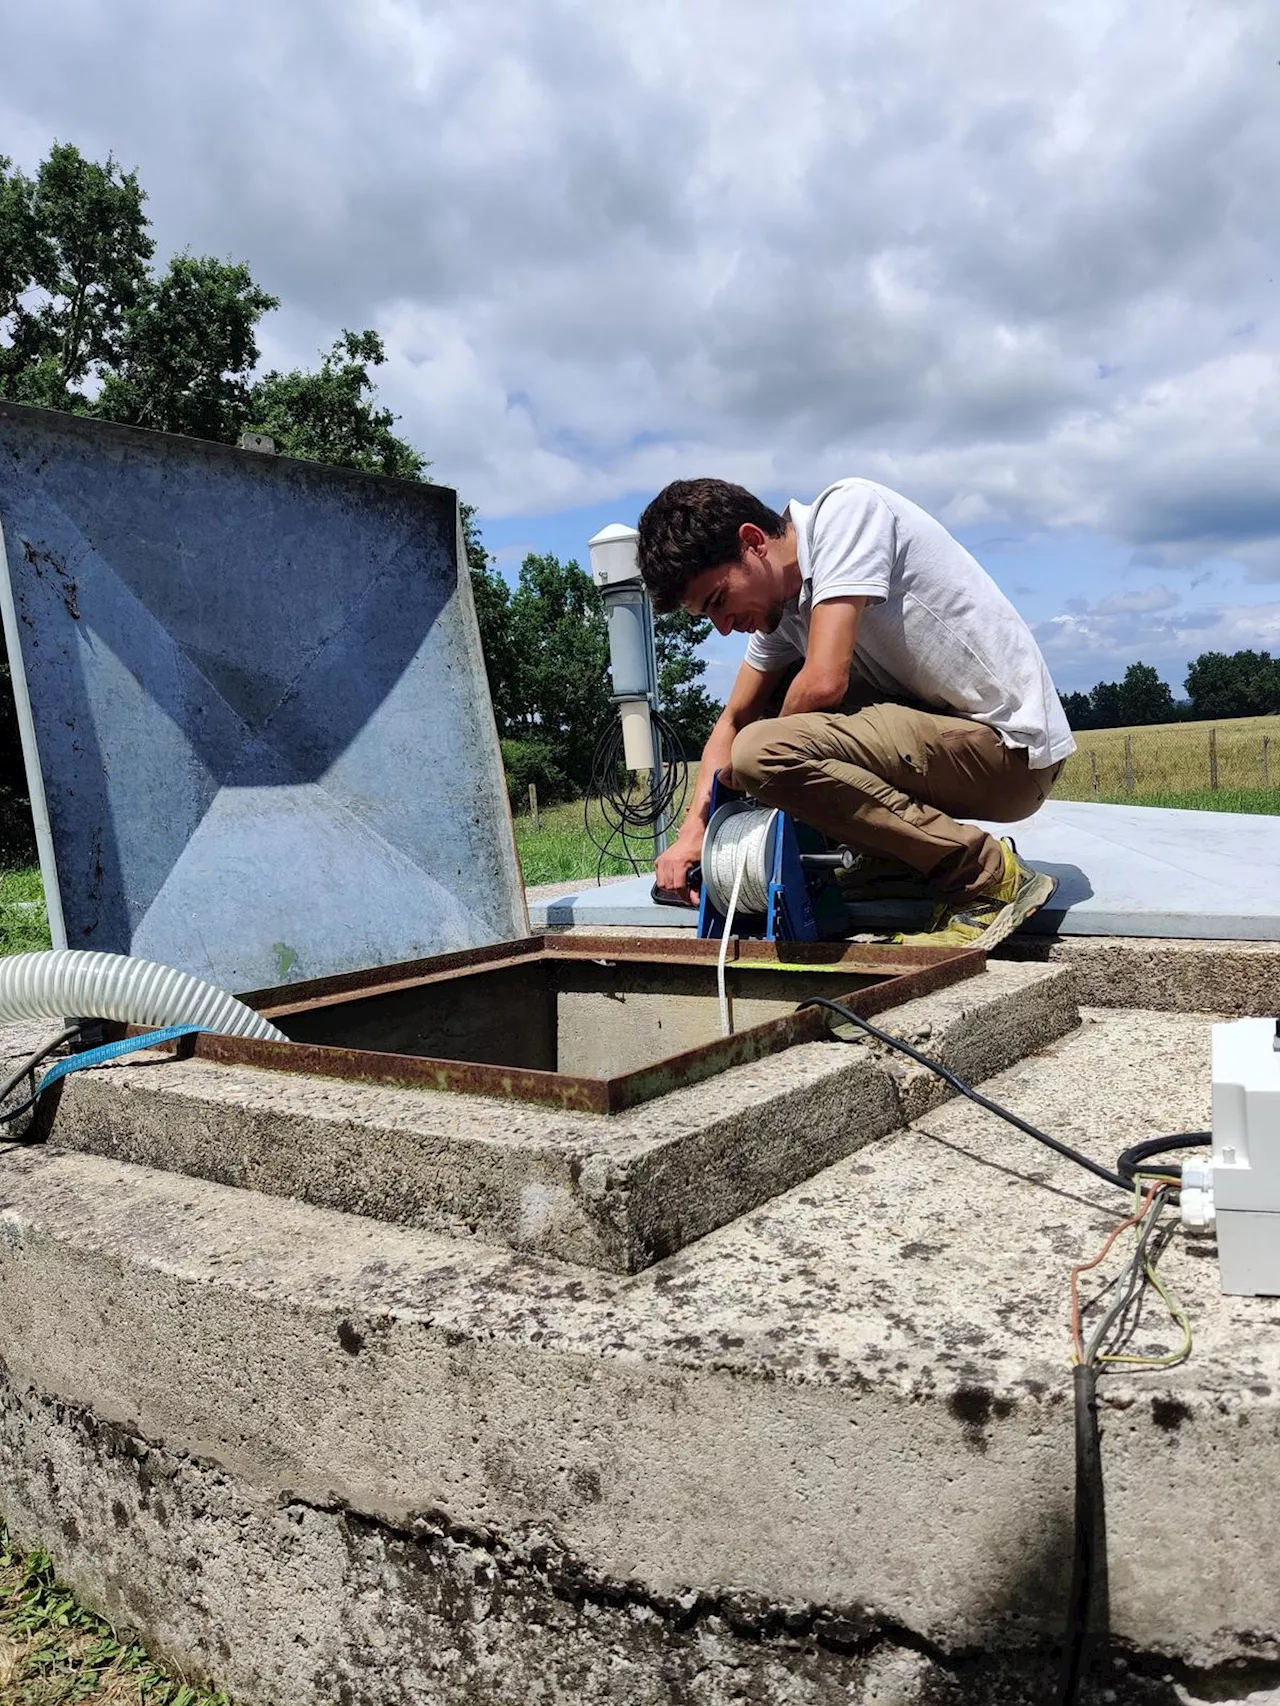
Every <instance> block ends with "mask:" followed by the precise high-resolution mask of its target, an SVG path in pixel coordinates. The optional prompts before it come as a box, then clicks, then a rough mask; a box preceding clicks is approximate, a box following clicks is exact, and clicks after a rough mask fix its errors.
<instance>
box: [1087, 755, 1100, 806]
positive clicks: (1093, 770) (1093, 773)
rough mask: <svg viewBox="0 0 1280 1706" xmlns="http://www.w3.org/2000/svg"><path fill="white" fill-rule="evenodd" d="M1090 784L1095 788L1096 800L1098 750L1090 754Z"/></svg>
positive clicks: (1095, 797) (1095, 795)
mask: <svg viewBox="0 0 1280 1706" xmlns="http://www.w3.org/2000/svg"><path fill="white" fill-rule="evenodd" d="M1089 785H1090V786H1091V787H1092V789H1093V797H1094V799H1095V800H1096V799H1097V797H1098V755H1097V753H1096V752H1091V753H1090V754H1089Z"/></svg>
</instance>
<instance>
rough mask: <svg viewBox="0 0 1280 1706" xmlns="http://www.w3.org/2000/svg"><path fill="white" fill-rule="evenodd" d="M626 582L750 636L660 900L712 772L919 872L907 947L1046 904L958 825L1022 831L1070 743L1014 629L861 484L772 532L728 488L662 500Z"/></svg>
mask: <svg viewBox="0 0 1280 1706" xmlns="http://www.w3.org/2000/svg"><path fill="white" fill-rule="evenodd" d="M640 568H641V573H642V574H643V576H644V581H645V585H646V586H647V587H648V589H649V593H650V595H651V597H652V599H653V603H654V607H655V609H657V610H658V611H668V610H674V609H676V608H677V607H678V606H681V605H683V606H684V608H685V609H686V610H690V611H692V612H693V613H694V615H695V616H706V617H708V618H709V619H710V620H711V621H712V622H713V623H714V624H715V626H716V628H717V629H718V630H719V632H720V633H722V634H729V633H740V634H747V635H748V636H749V638H748V640H747V648H746V656H745V659H744V661H743V663H742V665H741V667H740V668H739V670H738V675H737V679H736V680H735V682H734V684H733V690H732V692H731V693H730V695H729V702H728V704H727V705H726V706H725V708H724V711H723V713H722V714H721V717H720V720H719V721H718V722H717V724H716V726H715V728H714V730H713V731H712V734H711V738H710V739H709V740H708V742H707V744H706V748H705V750H704V751H703V755H702V763H701V766H700V768H699V770H698V779H697V784H696V787H695V789H694V795H693V801H692V804H691V806H690V809H689V813H688V815H687V817H686V818H685V821H684V825H683V827H682V828H681V830H680V833H679V836H678V837H677V839H676V841H675V842H674V843H673V844H672V846H671V847H669V848H668V849H667V851H666V852H665V853H664V854H663V855H662V856H661V858H660V859H659V860H658V862H657V880H658V883H659V885H660V886H661V887H663V888H667V889H672V890H677V891H679V892H680V893H682V894H683V896H684V897H685V899H686V900H691V899H692V898H693V897H692V893H691V891H690V888H689V874H690V867H691V866H692V865H693V864H694V863H695V862H696V861H697V859H698V858H699V855H700V853H701V849H702V837H703V832H704V830H705V829H706V825H707V817H708V810H709V802H710V798H711V784H712V780H713V778H714V776H715V775H716V773H717V772H719V774H720V776H721V779H722V780H723V781H724V782H725V783H726V784H727V785H728V786H730V787H732V788H736V789H739V790H742V791H745V792H746V793H748V794H750V795H752V796H753V797H754V798H756V799H757V800H760V801H762V802H763V803H764V804H765V805H768V806H776V807H778V808H779V809H781V810H782V811H785V812H789V813H790V814H792V816H794V817H795V818H797V819H798V820H799V821H800V822H802V823H807V824H810V825H812V827H813V828H814V829H817V830H821V831H822V833H823V834H824V835H827V836H829V837H830V838H831V839H832V840H833V841H835V842H838V843H842V844H844V845H846V846H848V847H851V848H853V849H854V850H855V851H857V852H862V853H865V854H869V855H871V856H873V857H874V858H877V859H888V860H895V861H900V862H901V863H903V864H906V865H909V866H910V867H912V869H914V870H916V871H918V872H920V873H921V874H922V875H923V876H924V878H925V879H926V881H927V883H928V885H929V887H930V888H931V890H932V891H933V892H934V893H935V894H936V897H937V902H938V904H937V907H936V909H935V912H934V917H933V923H932V926H931V928H930V930H929V932H928V934H926V935H921V936H910V937H906V938H903V940H905V941H908V942H917V943H920V944H924V945H929V946H938V947H941V946H947V947H951V946H991V945H993V944H994V943H996V942H998V941H1000V940H1002V939H1003V938H1004V937H1005V936H1007V935H1008V934H1009V932H1010V931H1011V930H1014V929H1016V928H1017V927H1018V925H1020V924H1021V923H1022V922H1023V920H1024V919H1025V918H1027V917H1028V916H1029V915H1030V914H1031V913H1032V912H1034V911H1035V910H1036V908H1037V907H1039V906H1042V905H1043V904H1044V902H1045V901H1046V900H1047V899H1048V898H1049V896H1050V895H1051V894H1052V893H1053V890H1054V887H1055V883H1054V880H1053V879H1052V878H1051V877H1047V876H1043V875H1041V874H1039V873H1037V872H1035V871H1032V870H1030V869H1028V867H1027V866H1026V865H1024V864H1023V863H1022V862H1021V860H1020V859H1019V858H1018V856H1017V854H1016V852H1015V850H1014V848H1013V846H1012V844H1011V843H1010V842H1008V841H997V840H996V839H995V838H994V837H992V836H990V835H988V834H987V833H986V832H985V831H984V830H981V829H978V828H976V827H974V826H973V825H972V824H965V823H960V822H957V821H956V820H957V819H958V818H967V817H976V818H985V819H987V820H988V821H992V822H997V823H1016V822H1017V821H1019V820H1020V819H1022V818H1027V817H1030V816H1031V814H1032V813H1033V812H1035V811H1036V810H1038V808H1039V807H1040V806H1041V805H1043V803H1044V801H1045V800H1046V799H1047V798H1048V795H1049V792H1050V790H1051V789H1052V787H1053V784H1054V782H1055V781H1056V779H1057V776H1058V773H1059V771H1060V770H1061V768H1062V764H1063V761H1064V760H1065V759H1066V758H1067V756H1068V755H1069V754H1070V753H1072V752H1073V751H1074V750H1075V742H1074V741H1073V739H1072V738H1071V731H1070V729H1069V728H1068V726H1067V720H1066V717H1065V715H1064V714H1063V710H1062V706H1061V704H1060V703H1059V700H1058V695H1057V693H1056V692H1055V691H1054V687H1053V683H1052V681H1051V680H1050V679H1049V671H1048V669H1047V668H1046V666H1045V662H1044V658H1043V657H1042V656H1041V654H1040V650H1039V647H1038V646H1037V645H1036V642H1035V640H1034V638H1033V637H1032V635H1031V631H1030V629H1029V628H1028V627H1027V625H1026V623H1025V622H1024V621H1023V620H1022V618H1021V617H1020V616H1019V615H1018V613H1017V611H1016V610H1015V609H1014V608H1013V606H1012V605H1011V604H1010V603H1009V601H1008V599H1007V598H1006V597H1005V596H1004V594H1003V593H1002V592H1001V591H1000V589H999V588H998V587H997V586H996V584H995V582H994V581H993V580H992V579H991V577H990V576H989V575H988V574H987V573H986V571H985V570H984V569H982V568H981V567H980V566H979V565H978V563H977V562H975V560H974V559H973V558H972V557H971V556H970V555H969V553H968V552H967V551H966V550H965V549H964V547H963V546H962V545H960V544H959V542H958V541H957V540H955V539H953V538H952V537H951V535H950V534H949V533H948V532H947V530H946V529H945V528H944V527H943V526H942V525H941V523H940V522H937V521H935V520H934V519H933V518H932V517H931V516H929V515H926V514H925V512H924V511H923V510H922V509H919V508H917V506H916V505H915V504H913V503H910V502H908V500H907V499H906V498H903V497H900V496H899V495H898V494H897V493H896V492H891V491H889V490H888V489H887V488H886V487H884V486H878V485H875V484H873V483H872V482H871V481H869V480H857V479H850V480H839V481H837V482H836V484H835V485H833V486H828V487H827V489H826V490H825V491H824V492H821V493H820V494H819V495H818V497H817V498H816V499H815V500H814V501H813V502H812V503H810V504H803V503H797V502H795V500H794V499H793V500H792V501H791V502H790V503H789V504H788V505H787V508H786V510H785V512H784V513H783V514H782V515H778V514H776V513H775V512H774V511H773V510H771V509H769V508H768V507H767V505H765V504H763V503H761V502H760V500H759V499H758V498H755V497H753V496H752V495H751V493H750V492H748V491H745V490H744V489H743V488H742V487H741V486H734V485H730V484H728V483H727V482H725V481H723V480H677V481H675V482H673V483H672V484H671V485H669V486H667V487H665V488H664V489H663V490H662V491H661V492H659V494H658V496H657V497H656V498H654V499H653V501H652V503H650V504H649V506H648V508H647V509H646V510H645V512H644V514H643V515H642V516H641V518H640ZM797 662H798V663H799V664H800V665H801V667H800V670H799V673H798V674H797V675H796V676H795V677H794V679H793V680H792V681H791V683H790V685H789V686H788V687H787V689H786V695H785V698H784V699H783V701H782V707H781V714H780V715H766V713H767V711H768V710H769V709H770V702H771V700H772V699H773V698H774V696H775V693H776V690H777V689H778V687H779V685H780V683H781V681H782V678H783V676H784V675H785V674H786V672H787V671H788V670H789V669H790V668H793V667H794V665H795V664H796V663H797Z"/></svg>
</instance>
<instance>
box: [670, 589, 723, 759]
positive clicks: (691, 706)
mask: <svg viewBox="0 0 1280 1706" xmlns="http://www.w3.org/2000/svg"><path fill="white" fill-rule="evenodd" d="M710 632H711V624H710V622H708V621H707V620H706V619H705V617H700V616H695V615H694V614H693V612H692V611H689V610H674V611H672V612H671V614H670V615H667V616H659V617H658V619H657V620H656V622H655V623H654V640H655V643H656V648H657V653H658V704H659V705H660V707H661V709H662V714H663V716H664V717H665V718H666V719H667V721H668V722H669V723H670V724H671V726H672V728H673V729H674V730H675V732H676V734H677V735H678V736H679V739H680V744H681V745H682V746H683V747H684V750H685V755H686V757H688V758H689V759H696V758H697V756H698V754H699V753H700V752H701V751H702V748H703V747H704V746H705V745H706V740H707V736H708V735H709V734H710V733H711V730H712V728H713V727H714V726H715V721H716V718H717V717H718V716H719V715H720V712H721V709H722V707H721V706H720V705H718V704H717V703H716V701H715V700H714V699H713V698H712V697H711V695H710V694H709V693H708V692H707V690H706V688H705V687H704V686H703V685H702V677H703V676H704V675H705V674H706V672H707V664H706V659H705V658H700V657H699V656H698V651H697V648H698V647H699V646H700V645H701V644H702V642H703V641H704V640H705V639H706V637H707V635H708V634H709V633H710Z"/></svg>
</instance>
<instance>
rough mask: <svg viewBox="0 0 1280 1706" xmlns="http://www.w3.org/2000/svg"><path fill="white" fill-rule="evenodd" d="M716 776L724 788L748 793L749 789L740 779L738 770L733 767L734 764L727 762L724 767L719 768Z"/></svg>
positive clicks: (739, 792)
mask: <svg viewBox="0 0 1280 1706" xmlns="http://www.w3.org/2000/svg"><path fill="white" fill-rule="evenodd" d="M716 776H717V778H718V780H719V783H720V786H721V787H722V788H730V789H732V791H733V792H734V793H735V794H745V793H746V791H747V790H746V789H745V788H744V787H743V785H742V783H741V782H740V781H739V780H738V772H737V771H736V770H735V769H734V768H733V765H732V764H726V765H725V766H724V767H723V768H722V769H720V770H717V772H716Z"/></svg>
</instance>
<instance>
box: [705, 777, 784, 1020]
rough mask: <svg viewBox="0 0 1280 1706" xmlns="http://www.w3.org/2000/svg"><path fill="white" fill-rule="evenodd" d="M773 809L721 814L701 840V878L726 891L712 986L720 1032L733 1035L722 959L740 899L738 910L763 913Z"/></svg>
mask: <svg viewBox="0 0 1280 1706" xmlns="http://www.w3.org/2000/svg"><path fill="white" fill-rule="evenodd" d="M777 815H778V814H777V812H776V811H769V810H766V809H761V810H760V811H741V812H735V813H734V814H733V815H732V816H731V817H726V818H722V819H721V820H720V822H719V823H718V824H717V825H716V831H715V834H714V835H712V834H710V833H708V834H707V835H706V836H705V837H704V838H703V844H702V873H703V876H702V880H703V882H704V883H705V882H706V880H707V872H708V871H710V873H711V891H712V893H713V894H724V893H725V892H726V890H727V891H728V893H729V906H728V910H727V911H726V912H725V915H724V932H723V934H722V935H721V937H720V956H719V959H718V960H717V962H716V989H717V992H718V993H719V996H720V1032H721V1035H722V1036H726V1037H729V1036H732V1035H733V1017H732V1015H731V1014H730V1012H729V992H728V989H727V987H726V983H725V961H726V959H727V958H728V953H729V937H730V936H731V935H732V934H733V919H734V914H735V913H736V912H737V910H738V904H739V900H741V904H742V910H743V911H744V912H746V913H750V914H752V915H758V914H760V913H763V912H764V911H765V910H766V909H767V907H768V905H769V871H768V866H767V864H766V859H767V855H768V851H769V837H770V832H771V831H772V829H773V823H774V819H775V818H776V817H777Z"/></svg>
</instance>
